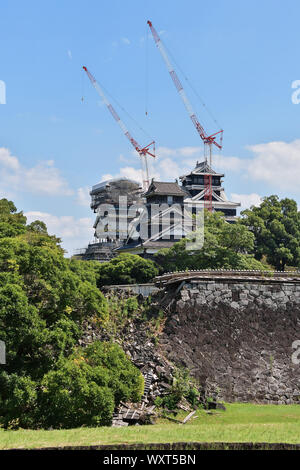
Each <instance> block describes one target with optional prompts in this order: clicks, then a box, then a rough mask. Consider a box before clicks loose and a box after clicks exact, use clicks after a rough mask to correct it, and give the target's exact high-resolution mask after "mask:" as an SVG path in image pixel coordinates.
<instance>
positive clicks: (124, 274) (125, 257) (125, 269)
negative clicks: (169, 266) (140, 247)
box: [98, 253, 158, 286]
mask: <svg viewBox="0 0 300 470" xmlns="http://www.w3.org/2000/svg"><path fill="white" fill-rule="evenodd" d="M98 272H99V280H98V285H99V286H105V285H112V284H134V283H143V282H149V281H151V279H153V278H154V277H155V276H156V275H157V274H158V269H157V267H156V266H155V264H154V263H153V261H151V260H148V259H143V258H141V257H140V256H138V255H131V254H129V253H123V254H120V255H119V256H117V257H116V258H113V259H112V260H111V261H109V262H107V263H101V265H100V266H99V271H98Z"/></svg>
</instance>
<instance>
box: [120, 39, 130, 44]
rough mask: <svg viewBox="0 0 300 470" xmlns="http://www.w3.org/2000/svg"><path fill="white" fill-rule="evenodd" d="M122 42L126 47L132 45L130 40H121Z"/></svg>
mask: <svg viewBox="0 0 300 470" xmlns="http://www.w3.org/2000/svg"><path fill="white" fill-rule="evenodd" d="M121 41H122V43H123V44H126V46H129V44H130V41H129V39H128V38H121Z"/></svg>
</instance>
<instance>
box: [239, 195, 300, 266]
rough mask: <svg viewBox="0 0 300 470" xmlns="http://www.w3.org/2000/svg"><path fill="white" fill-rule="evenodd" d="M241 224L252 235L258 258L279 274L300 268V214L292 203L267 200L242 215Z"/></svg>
mask: <svg viewBox="0 0 300 470" xmlns="http://www.w3.org/2000/svg"><path fill="white" fill-rule="evenodd" d="M241 222H242V224H244V225H245V226H247V228H248V229H249V230H250V231H251V232H252V233H253V235H254V239H255V248H254V254H255V258H256V259H258V260H261V259H262V258H263V257H264V256H265V257H266V259H267V262H268V263H270V264H271V265H272V266H274V267H275V268H276V269H277V270H280V271H281V270H284V268H285V266H286V265H287V264H289V265H290V266H297V267H299V265H300V212H298V209H297V203H296V201H294V200H293V199H288V198H285V199H281V200H279V198H278V196H269V197H266V198H264V200H263V202H262V203H261V205H260V206H259V207H252V208H251V209H247V210H245V211H243V212H242V221H241Z"/></svg>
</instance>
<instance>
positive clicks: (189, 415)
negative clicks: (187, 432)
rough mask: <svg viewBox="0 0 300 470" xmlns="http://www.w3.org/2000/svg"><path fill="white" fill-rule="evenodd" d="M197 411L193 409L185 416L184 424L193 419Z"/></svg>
mask: <svg viewBox="0 0 300 470" xmlns="http://www.w3.org/2000/svg"><path fill="white" fill-rule="evenodd" d="M195 413H196V411H192V412H191V413H189V414H188V415H187V416H186V417H185V418H184V420H183V421H182V424H185V423H187V422H188V421H189V420H190V419H191V417H192V416H194V414H195Z"/></svg>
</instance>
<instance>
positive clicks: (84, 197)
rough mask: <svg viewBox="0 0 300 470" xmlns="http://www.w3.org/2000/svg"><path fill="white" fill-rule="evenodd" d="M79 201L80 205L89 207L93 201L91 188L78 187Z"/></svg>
mask: <svg viewBox="0 0 300 470" xmlns="http://www.w3.org/2000/svg"><path fill="white" fill-rule="evenodd" d="M77 202H78V204H79V205H80V206H85V207H89V206H90V202H91V196H90V188H89V187H88V186H84V187H83V188H78V189H77Z"/></svg>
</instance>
